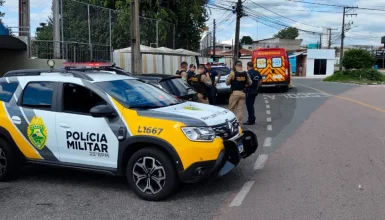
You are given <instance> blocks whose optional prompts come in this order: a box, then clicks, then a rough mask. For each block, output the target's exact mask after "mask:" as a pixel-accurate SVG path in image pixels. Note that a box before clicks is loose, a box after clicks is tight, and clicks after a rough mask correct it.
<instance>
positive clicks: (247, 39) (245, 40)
mask: <svg viewBox="0 0 385 220" xmlns="http://www.w3.org/2000/svg"><path fill="white" fill-rule="evenodd" d="M241 44H249V45H250V44H253V38H251V37H250V36H243V37H242V39H241Z"/></svg>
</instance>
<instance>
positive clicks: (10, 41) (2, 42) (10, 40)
mask: <svg viewBox="0 0 385 220" xmlns="http://www.w3.org/2000/svg"><path fill="white" fill-rule="evenodd" d="M0 49H6V50H27V44H26V43H24V42H23V41H22V40H20V39H19V38H16V37H13V36H9V35H0Z"/></svg>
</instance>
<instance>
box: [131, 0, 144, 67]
mask: <svg viewBox="0 0 385 220" xmlns="http://www.w3.org/2000/svg"><path fill="white" fill-rule="evenodd" d="M131 24H132V26H131V73H137V74H138V73H139V74H140V73H142V54H141V53H140V27H139V0H131Z"/></svg>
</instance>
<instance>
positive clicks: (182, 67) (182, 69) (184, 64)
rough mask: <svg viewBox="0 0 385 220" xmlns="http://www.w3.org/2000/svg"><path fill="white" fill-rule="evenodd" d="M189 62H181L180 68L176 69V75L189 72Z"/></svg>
mask: <svg viewBox="0 0 385 220" xmlns="http://www.w3.org/2000/svg"><path fill="white" fill-rule="evenodd" d="M187 67H188V63H187V62H186V61H183V62H182V63H181V64H180V69H179V70H177V71H176V73H175V75H178V76H182V74H187Z"/></svg>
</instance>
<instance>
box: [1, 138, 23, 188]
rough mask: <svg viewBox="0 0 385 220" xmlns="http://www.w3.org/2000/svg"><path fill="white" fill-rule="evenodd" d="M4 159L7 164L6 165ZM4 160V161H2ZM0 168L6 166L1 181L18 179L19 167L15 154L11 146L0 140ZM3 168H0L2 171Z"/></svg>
mask: <svg viewBox="0 0 385 220" xmlns="http://www.w3.org/2000/svg"><path fill="white" fill-rule="evenodd" d="M4 157H5V159H6V164H4ZM2 158H3V159H2ZM0 160H2V161H0V166H1V165H5V169H3V171H1V170H0V181H9V180H13V179H15V178H16V177H17V175H18V173H19V165H18V162H17V158H16V154H15V152H14V151H13V150H12V149H11V148H10V145H9V144H8V143H7V142H6V141H5V140H3V139H1V138H0ZM1 168H2V167H0V169H1Z"/></svg>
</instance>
